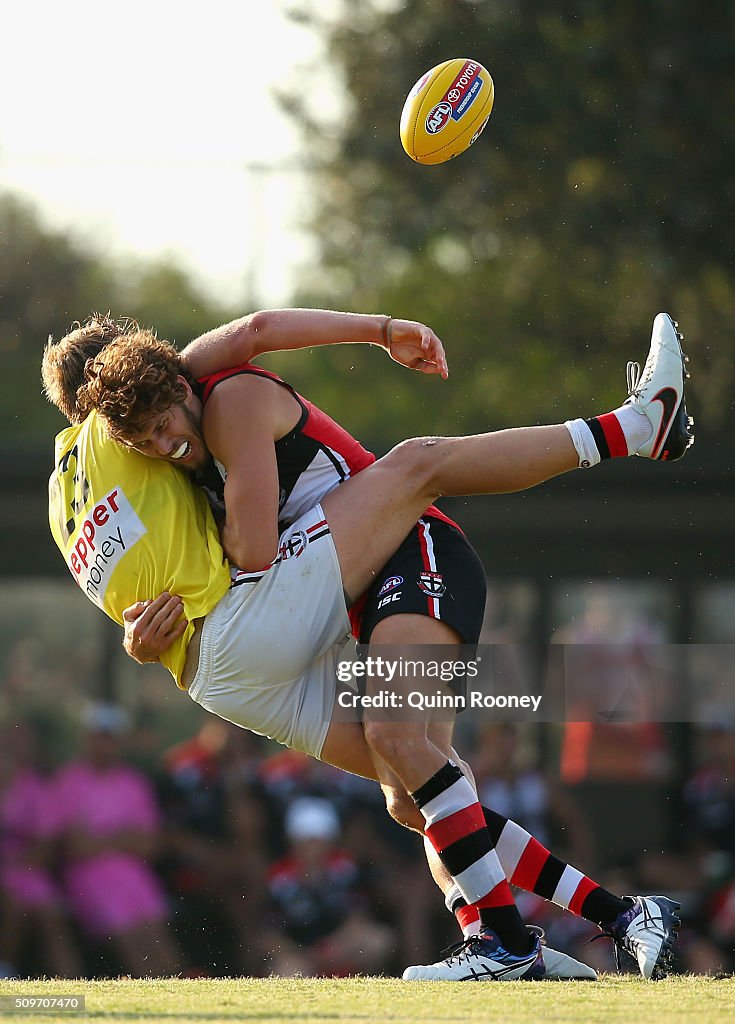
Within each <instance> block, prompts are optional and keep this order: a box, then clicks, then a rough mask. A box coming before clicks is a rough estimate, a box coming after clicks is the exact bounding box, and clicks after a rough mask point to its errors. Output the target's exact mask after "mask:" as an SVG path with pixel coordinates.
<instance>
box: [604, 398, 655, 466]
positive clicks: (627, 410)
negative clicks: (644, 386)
mask: <svg viewBox="0 0 735 1024" xmlns="http://www.w3.org/2000/svg"><path fill="white" fill-rule="evenodd" d="M613 416H615V418H616V419H617V421H618V423H619V424H620V427H621V429H622V431H623V433H624V434H625V440H626V443H627V445H628V455H635V453H636V452H637V451H638V449H639V448H640V446H641V445H642V444H645V443H646V441H649V440H650V438H651V434H652V433H653V427H652V426H651V421H650V420H649V418H648V416H646V414H645V413H644V412H639V411H638V410H637V409H636V408H635V407H634V406H632V405H630V404H628V405H621V406H620V408H619V409H613Z"/></svg>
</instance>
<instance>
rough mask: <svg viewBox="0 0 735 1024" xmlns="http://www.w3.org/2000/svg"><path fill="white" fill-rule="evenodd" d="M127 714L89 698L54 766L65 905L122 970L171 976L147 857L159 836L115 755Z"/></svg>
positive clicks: (147, 801)
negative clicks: (75, 739) (70, 746)
mask: <svg viewBox="0 0 735 1024" xmlns="http://www.w3.org/2000/svg"><path fill="white" fill-rule="evenodd" d="M127 724H128V723H127V716H126V715H125V713H124V712H123V711H122V710H121V709H120V708H117V707H113V706H110V705H94V706H92V707H90V708H89V709H88V711H87V714H86V716H85V726H86V741H85V749H84V751H83V754H82V757H81V759H80V760H78V761H74V762H72V763H71V764H68V765H66V766H65V767H63V768H61V769H60V770H59V773H58V776H57V781H56V787H55V800H56V812H57V829H58V832H59V835H60V836H61V838H62V842H63V852H64V863H65V867H64V872H63V877H64V885H65V889H66V894H67V898H68V900H69V904H70V907H71V909H72V912H73V914H74V916H75V917H76V919H77V920H78V922H79V924H80V926H81V927H82V929H83V930H84V931H85V932H86V933H87V934H88V935H89V936H90V937H91V938H93V939H98V940H105V939H110V940H111V941H112V944H113V948H114V952H115V954H116V955H117V957H118V959H119V961H120V966H121V968H122V969H123V970H124V971H125V972H126V973H128V974H131V975H134V976H137V977H141V976H143V975H155V976H160V975H172V974H174V973H176V971H177V970H178V957H177V953H176V950H175V947H174V943H173V940H172V937H171V934H170V931H169V927H168V924H167V916H168V908H167V905H166V900H165V896H164V893H163V889H162V887H161V884H160V882H159V881H158V879H157V878H156V876H155V874H154V873H153V871H152V869H151V867H150V865H149V863H148V860H149V858H150V857H152V856H153V854H154V853H155V851H156V846H157V843H158V839H159V814H158V809H157V806H156V802H155V797H154V794H153V790H152V787H151V785H150V783H149V782H148V781H147V779H146V778H145V777H144V776H143V775H141V773H140V772H139V771H138V770H137V769H135V768H133V767H131V766H129V765H127V764H126V763H125V762H124V760H123V759H122V757H121V755H120V737H121V735H122V733H124V732H125V730H126V728H127Z"/></svg>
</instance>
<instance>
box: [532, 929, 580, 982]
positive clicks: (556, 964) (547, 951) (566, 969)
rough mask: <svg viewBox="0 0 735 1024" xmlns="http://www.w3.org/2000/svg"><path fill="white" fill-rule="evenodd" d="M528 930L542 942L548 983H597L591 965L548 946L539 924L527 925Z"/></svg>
mask: <svg viewBox="0 0 735 1024" xmlns="http://www.w3.org/2000/svg"><path fill="white" fill-rule="evenodd" d="M526 928H528V930H529V932H532V933H533V934H534V935H538V937H539V939H540V940H541V946H542V952H543V954H544V963H545V964H546V980H547V981H597V971H596V970H595V969H594V968H593V967H590V966H589V964H583V963H582V962H581V960H575V959H574V957H573V956H569V954H568V953H562V952H561V950H558V949H551V947H550V946H547V945H546V933H545V932H544V930H543V928H540V927H539V926H538V925H537V924H527V925H526Z"/></svg>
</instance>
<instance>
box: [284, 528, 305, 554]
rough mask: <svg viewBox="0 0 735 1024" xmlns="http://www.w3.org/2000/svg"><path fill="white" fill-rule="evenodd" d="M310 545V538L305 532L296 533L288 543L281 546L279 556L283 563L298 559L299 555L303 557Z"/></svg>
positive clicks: (298, 531)
mask: <svg viewBox="0 0 735 1024" xmlns="http://www.w3.org/2000/svg"><path fill="white" fill-rule="evenodd" d="M308 543H309V541H308V538H307V536H306V534H305V533H304V532H303V530H297V532H296V533H292V534H291V536H290V537H289V538H288V540H287V541H284V542H283V543H282V544H281V546H280V548H279V549H278V554H279V555H280V556H281V559H282V560H283V561H285V560H286V559H287V558H298V557H299V555H303V553H304V551H305V550H306V545H307V544H308Z"/></svg>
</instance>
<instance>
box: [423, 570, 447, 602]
mask: <svg viewBox="0 0 735 1024" xmlns="http://www.w3.org/2000/svg"><path fill="white" fill-rule="evenodd" d="M418 587H419V590H420V591H421V593H422V594H426V596H427V597H443V596H444V594H446V592H447V588H446V585H445V583H444V577H443V576H442V574H441V573H440V572H421V573H419V578H418Z"/></svg>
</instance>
